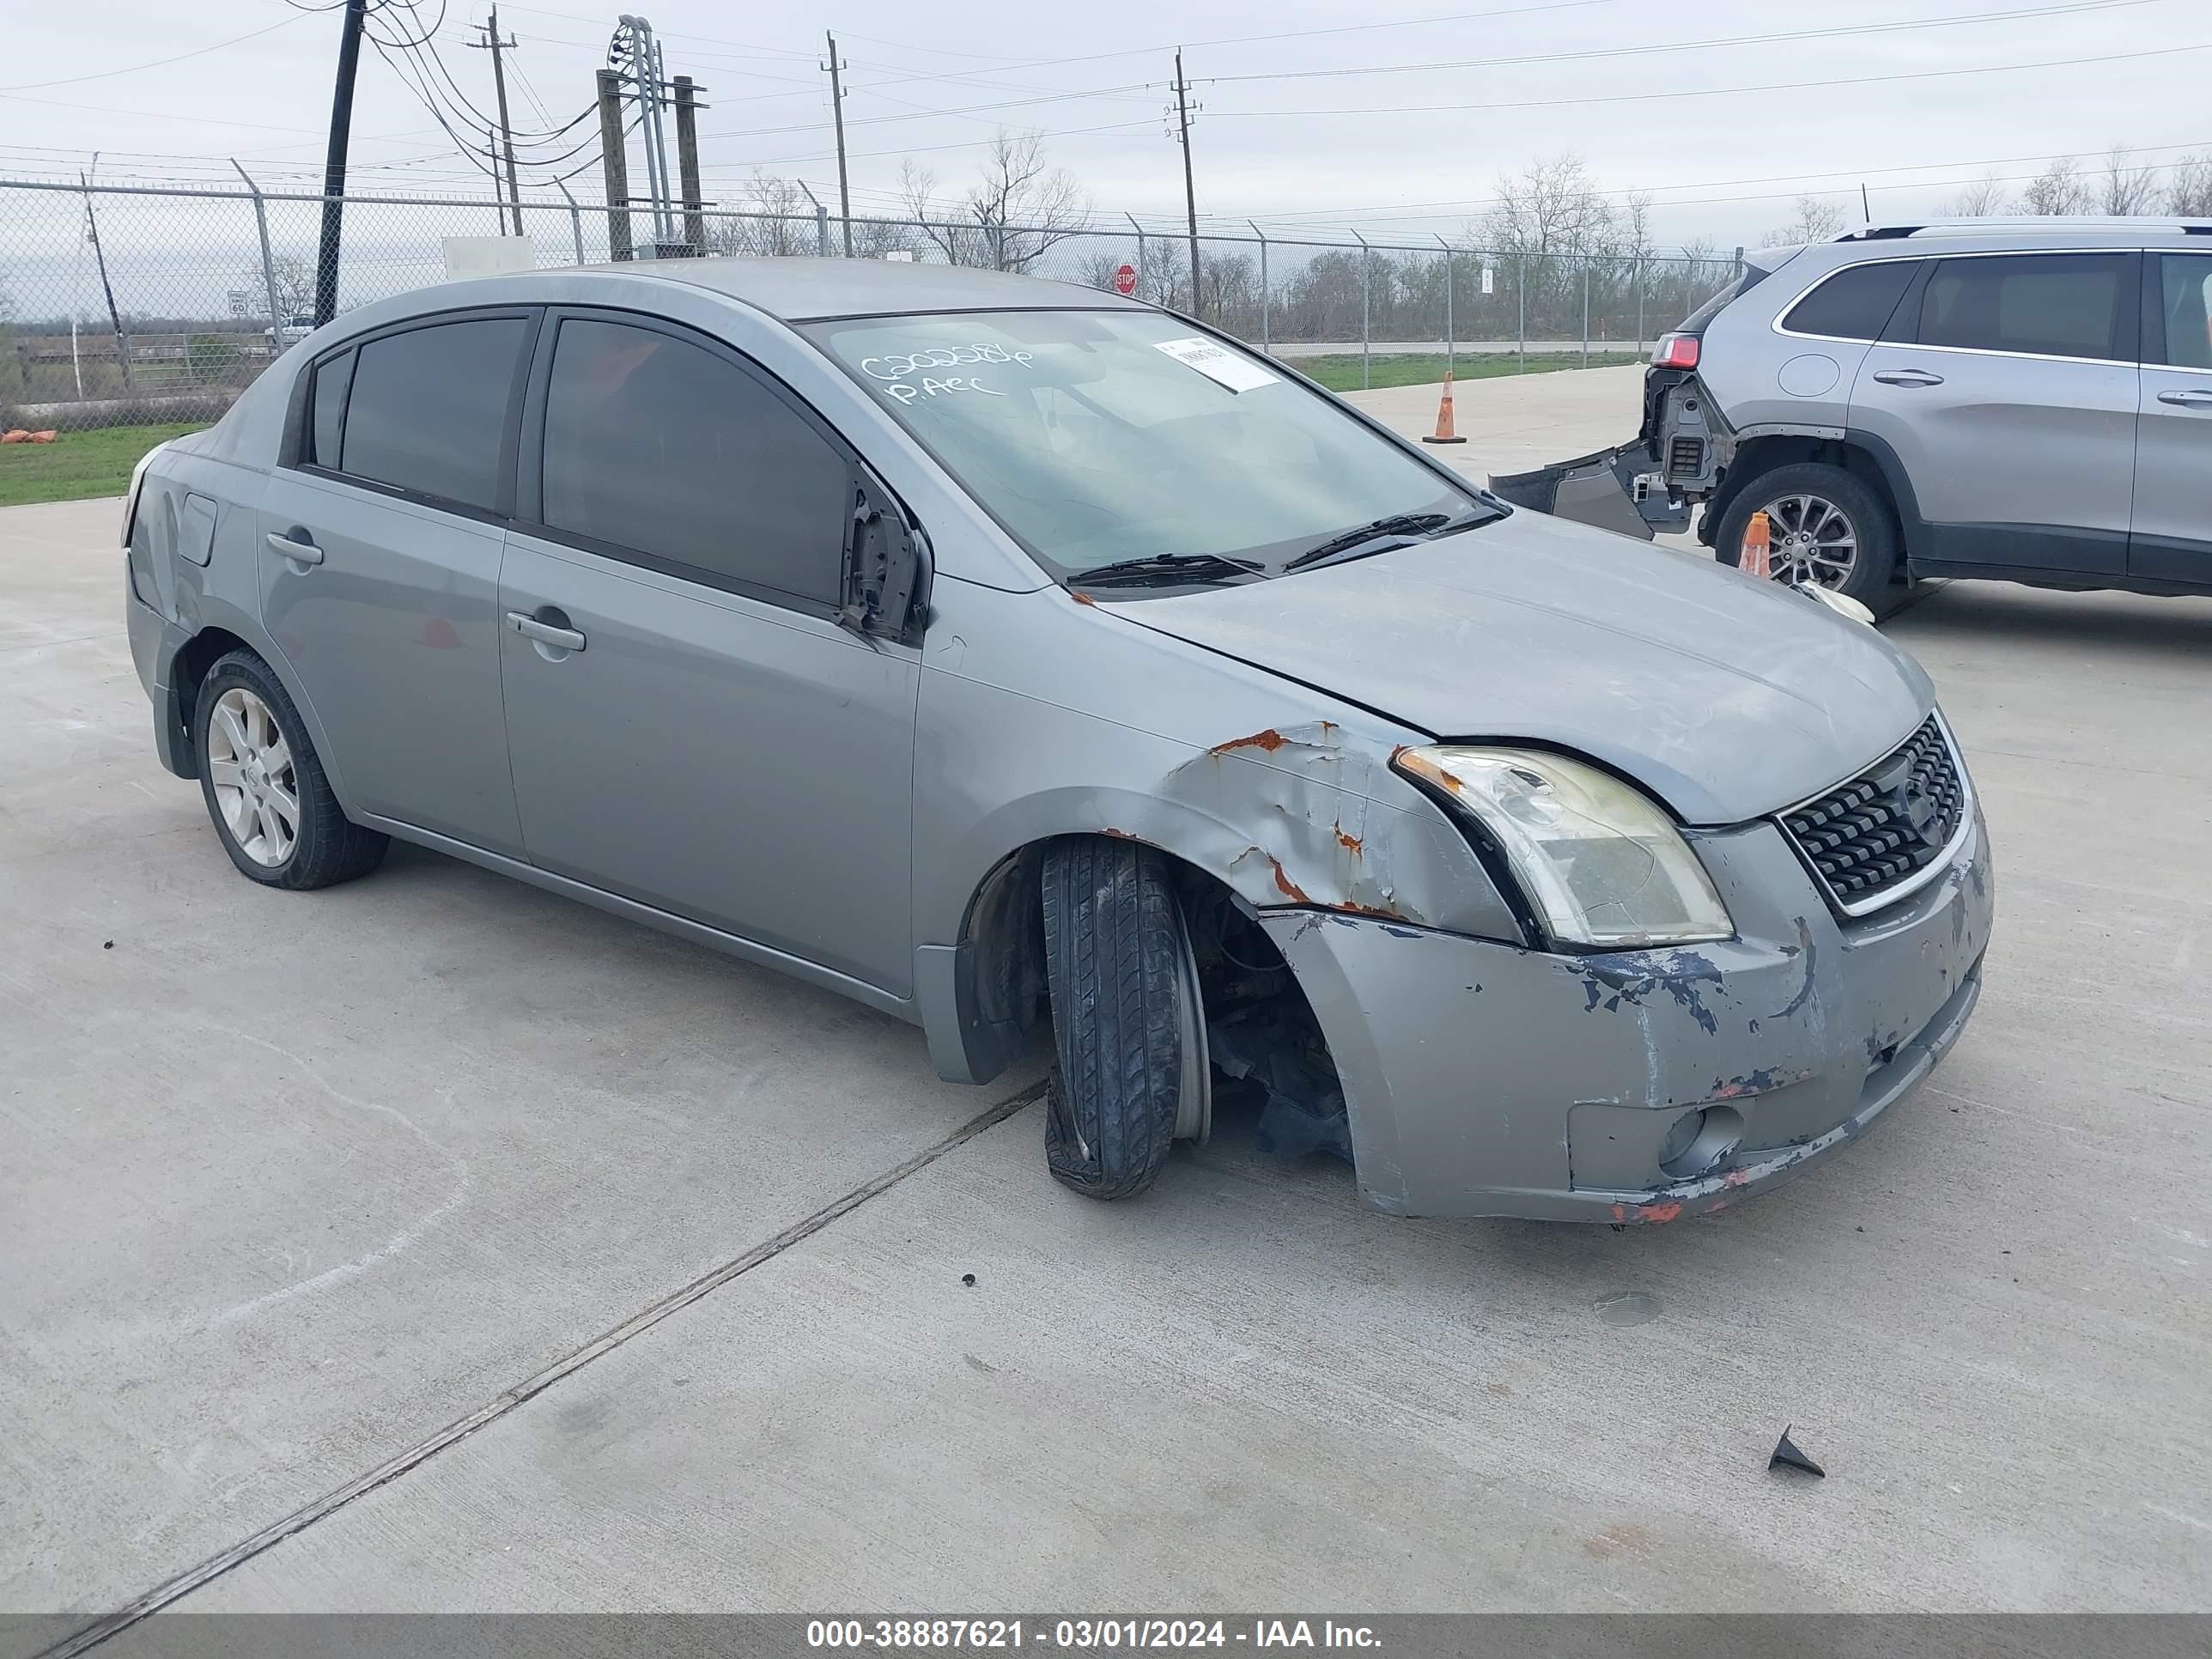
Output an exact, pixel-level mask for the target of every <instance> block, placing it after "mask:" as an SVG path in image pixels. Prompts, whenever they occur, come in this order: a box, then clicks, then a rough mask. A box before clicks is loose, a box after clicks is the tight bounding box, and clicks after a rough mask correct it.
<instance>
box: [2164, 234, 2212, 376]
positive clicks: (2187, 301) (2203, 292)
mask: <svg viewBox="0 0 2212 1659" xmlns="http://www.w3.org/2000/svg"><path fill="white" fill-rule="evenodd" d="M2158 265H2159V293H2160V313H2159V314H2160V316H2161V317H2162V318H2163V319H2165V323H2166V362H2168V363H2170V364H2172V366H2173V367H2174V368H2212V254H2203V253H2168V254H2166V255H2164V256H2162V257H2161V258H2160V260H2159V262H2158Z"/></svg>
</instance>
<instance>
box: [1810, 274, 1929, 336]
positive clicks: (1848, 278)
mask: <svg viewBox="0 0 2212 1659" xmlns="http://www.w3.org/2000/svg"><path fill="white" fill-rule="evenodd" d="M1919 269H1920V262H1919V261H1918V260H1917V259H1885V260H1883V261H1881V263H1880V264H1869V265H1846V266H1844V268H1843V269H1842V270H1839V271H1838V272H1836V273H1835V275H1833V276H1831V277H1829V278H1828V280H1827V281H1826V282H1825V283H1821V284H1820V286H1819V287H1818V288H1816V289H1814V290H1813V291H1812V292H1811V293H1810V294H1808V295H1806V296H1805V297H1804V298H1803V299H1802V300H1800V301H1798V302H1797V303H1796V305H1794V306H1792V307H1790V314H1789V315H1788V316H1787V317H1784V319H1782V326H1783V327H1784V328H1786V329H1788V330H1789V331H1790V332H1791V333H1793V334H1822V335H1826V336H1828V337H1830V338H1832V339H1838V340H1875V339H1879V338H1881V331H1882V327H1883V325H1885V324H1887V322H1888V321H1889V313H1891V312H1893V311H1894V310H1896V309H1897V302H1898V301H1899V300H1901V299H1903V298H1904V297H1905V289H1906V288H1907V287H1908V286H1909V285H1910V284H1911V281H1912V275H1913V273H1914V272H1915V271H1917V270H1919Z"/></svg>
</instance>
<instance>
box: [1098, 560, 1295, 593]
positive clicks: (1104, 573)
mask: <svg viewBox="0 0 2212 1659" xmlns="http://www.w3.org/2000/svg"><path fill="white" fill-rule="evenodd" d="M1265 568H1267V567H1266V566H1264V565H1262V564H1261V563H1260V562H1258V561H1257V560H1254V559H1232V558H1230V557H1228V556H1226V555H1225V554H1220V553H1153V554H1149V555H1147V556H1146V557H1144V558H1141V559H1117V560H1115V562H1113V563H1112V564H1101V565H1094V566H1093V567H1091V568H1090V569H1088V570H1079V571H1077V572H1076V573H1075V574H1073V576H1070V577H1069V578H1068V579H1067V580H1068V581H1069V582H1070V583H1071V584H1073V585H1074V586H1080V587H1116V586H1119V587H1143V586H1151V585H1152V584H1155V583H1157V584H1160V585H1163V586H1164V585H1166V584H1170V583H1173V582H1210V581H1226V580H1230V579H1231V578H1233V577H1237V576H1249V575H1251V574H1254V573H1255V571H1259V570H1263V569H1265Z"/></svg>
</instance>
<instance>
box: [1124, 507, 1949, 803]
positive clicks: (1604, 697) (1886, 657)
mask: <svg viewBox="0 0 2212 1659" xmlns="http://www.w3.org/2000/svg"><path fill="white" fill-rule="evenodd" d="M1114 608H1115V610H1116V611H1120V612H1121V614H1122V615H1123V616H1125V617H1128V618H1129V619H1130V620H1132V621H1134V622H1139V623H1143V624H1145V625H1146V626H1147V627H1150V628H1152V629H1158V630H1159V631H1160V632H1162V633H1165V634H1169V635H1174V636H1175V637H1176V638H1178V639H1182V640H1186V641H1189V642H1190V643H1192V644H1194V645H1199V646H1204V647H1207V648H1209V649H1212V650H1214V651H1218V652H1221V653H1225V655H1228V656H1232V657H1236V658H1237V659H1241V660H1243V661H1245V662H1249V663H1251V664H1254V665H1256V666H1259V667H1261V668H1266V669H1268V670H1270V671H1273V672H1276V673H1279V674H1282V675H1284V676H1285V677H1286V678H1291V679H1295V680H1298V681H1301V682H1303V683H1304V684H1308V685H1312V686H1315V687H1317V688H1319V689H1320V690H1325V691H1328V692H1331V693H1333V694H1334V695H1336V696H1341V697H1343V698H1346V700H1347V701H1350V702H1357V703H1360V704H1362V705H1364V706H1365V707H1366V708H1371V709H1373V710H1375V711H1376V712H1377V713H1379V714H1386V715H1389V717H1391V718H1392V719H1395V720H1401V721H1403V722H1405V723H1406V724H1407V725H1409V726H1415V727H1418V728H1419V729H1420V730H1422V731H1424V732H1429V733H1430V734H1431V735H1432V736H1435V737H1438V738H1471V739H1479V740H1482V741H1486V742H1499V741H1504V742H1515V743H1524V744H1533V745H1536V746H1540V747H1550V748H1558V749H1566V750H1577V751H1579V752H1581V753H1583V754H1585V755H1588V756H1589V757H1593V758H1595V759H1596V760H1599V761H1601V762H1603V763H1605V764H1607V765H1608V766H1610V767H1612V768H1613V769H1615V770H1617V771H1619V772H1620V773H1622V774H1624V775H1626V776H1628V777H1631V778H1633V779H1636V780H1637V781H1639V782H1641V783H1643V784H1644V787H1647V788H1649V789H1650V790H1651V791H1652V792H1653V793H1656V794H1657V795H1658V796H1659V797H1660V799H1662V800H1664V801H1666V802H1667V803H1668V805H1670V806H1672V807H1673V808H1674V811H1676V812H1677V813H1678V814H1680V817H1682V819H1683V820H1684V822H1686V823H1692V824H1724V823H1742V822H1743V821H1745V820H1746V819H1748V818H1753V817H1761V816H1763V815H1765V814H1767V813H1770V812H1773V811H1778V810H1779V809H1781V808H1782V807H1784V806H1789V805H1795V804H1796V802H1798V801H1801V800H1803V799H1806V798H1807V797H1808V796H1811V795H1814V794H1818V793H1820V792H1821V791H1822V790H1824V789H1826V788H1827V787H1830V786H1831V785H1832V784H1835V783H1838V782H1840V781H1842V780H1844V778H1847V777H1849V776H1850V775H1851V774H1853V773H1854V772H1856V771H1858V770H1859V769H1862V768H1863V767H1865V766H1867V765H1869V763H1872V762H1874V761H1875V760H1878V759H1880V758H1881V757H1882V756H1883V755H1885V754H1887V752H1888V751H1889V750H1891V749H1893V748H1894V747H1895V746H1896V745H1897V744H1899V743H1902V742H1903V741H1904V740H1905V738H1907V737H1909V736H1910V735H1911V732H1912V731H1913V728H1914V727H1915V726H1917V725H1919V723H1920V722H1921V721H1922V720H1925V719H1926V718H1927V717H1928V714H1929V710H1930V709H1932V708H1934V707H1935V692H1934V690H1933V688H1932V687H1931V686H1930V685H1929V680H1928V677H1927V675H1926V674H1925V673H1924V672H1923V671H1922V670H1921V668H1920V665H1918V664H1917V663H1916V662H1914V661H1913V660H1912V659H1911V658H1910V657H1908V656H1906V655H1905V653H1903V652H1901V651H1899V650H1898V649H1897V648H1896V647H1894V646H1893V645H1891V644H1890V643H1889V642H1888V641H1887V640H1885V639H1883V638H1882V637H1881V635H1879V634H1877V633H1876V632H1875V630H1874V629H1871V628H1869V627H1866V626H1865V625H1863V623H1856V622H1851V621H1848V620H1846V619H1845V618H1844V617H1839V616H1838V615H1837V614H1836V613H1835V612H1833V611H1830V610H1829V609H1828V608H1827V607H1826V606H1825V605H1820V604H1818V603H1816V602H1814V600H1812V599H1808V598H1806V597H1805V596H1804V595H1802V594H1799V593H1793V592H1790V591H1789V590H1788V589H1786V588H1784V587H1783V586H1780V585H1778V584H1776V583H1772V582H1760V581H1753V580H1750V579H1749V578H1747V577H1745V576H1741V575H1739V574H1737V573H1736V572H1735V571H1734V570H1732V569H1729V568H1725V567H1723V566H1718V565H1715V564H1714V563H1712V562H1711V561H1710V560H1708V559H1705V558H1704V557H1702V556H1692V555H1688V554H1685V553H1680V552H1676V551H1674V550H1671V549H1665V548H1655V547H1653V546H1652V545H1650V544H1648V543H1644V542H1638V541H1632V540H1631V539H1629V538H1627V537H1625V536H1616V535H1613V534H1610V533H1608V532H1602V531H1595V530H1590V529H1588V528H1586V527H1584V526H1580V525H1573V524H1569V523H1566V522H1565V521H1563V520H1557V519H1552V518H1547V517H1546V516H1544V515H1543V514H1541V513H1528V512H1521V513H1514V514H1512V515H1511V516H1510V518H1507V519H1504V520H1498V521H1497V522H1495V523H1492V524H1491V525H1488V526H1483V527H1480V528H1477V529H1474V530H1469V531H1464V532H1461V533H1459V534H1457V535H1455V536H1449V537H1445V538H1443V539H1441V540H1437V541H1431V542H1420V543H1416V544H1413V545H1412V546H1409V547H1404V548H1400V549H1398V550H1395V551H1392V552H1389V553H1381V554H1376V555H1374V556H1370V557H1368V558H1364V559H1358V560H1355V561H1353V562H1350V563H1347V564H1341V565H1332V566H1325V567H1323V568H1320V569H1316V570H1310V571H1304V572H1298V573H1294V574H1290V575H1287V576H1281V577H1278V578H1275V579H1274V580H1268V581H1261V582H1251V583H1248V584H1245V585H1243V586H1233V587H1219V588H1211V589H1207V590H1205V591H1203V592H1192V593H1183V594H1178V595H1175V596H1173V597H1161V598H1158V599H1144V600H1138V601H1133V602H1130V603H1127V604H1125V605H1115V607H1114Z"/></svg>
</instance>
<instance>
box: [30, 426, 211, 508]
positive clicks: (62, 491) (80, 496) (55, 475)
mask: <svg viewBox="0 0 2212 1659" xmlns="http://www.w3.org/2000/svg"><path fill="white" fill-rule="evenodd" d="M202 425H204V422H198V421H190V422H184V423H183V424H181V425H170V426H111V427H106V428H102V429H101V430H100V431H97V432H64V433H63V434H62V435H61V436H59V437H58V438H57V439H55V440H54V441H53V442H52V443H50V444H0V507H21V506H23V505H24V504H25V503H26V502H28V501H82V500H84V499H85V498H86V497H87V496H89V495H121V494H122V493H123V492H124V491H125V490H126V489H130V488H131V468H132V467H134V466H136V465H138V458H139V457H140V456H142V455H143V454H144V453H146V452H147V451H148V450H149V449H151V448H152V447H154V446H155V444H159V443H167V441H169V440H170V439H172V438H180V437H182V436H183V435H185V433H187V432H197V431H198V430H199V429H200V428H201V426H202Z"/></svg>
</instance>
